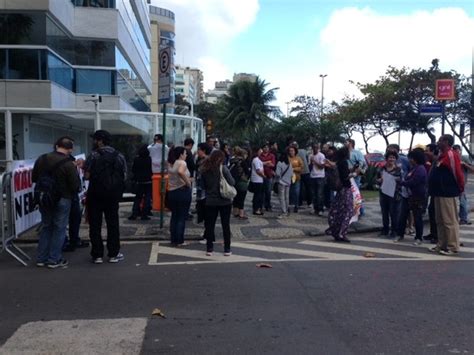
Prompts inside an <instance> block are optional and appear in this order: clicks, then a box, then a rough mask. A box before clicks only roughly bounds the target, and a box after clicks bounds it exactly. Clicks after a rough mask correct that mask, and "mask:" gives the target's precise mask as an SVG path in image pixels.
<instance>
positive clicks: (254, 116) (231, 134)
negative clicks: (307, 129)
mask: <svg viewBox="0 0 474 355" xmlns="http://www.w3.org/2000/svg"><path fill="white" fill-rule="evenodd" d="M268 85H269V84H268V83H267V82H265V80H262V79H260V78H259V77H257V79H256V80H255V81H254V82H250V81H239V82H237V83H235V84H233V85H232V86H231V87H230V88H229V91H228V93H227V94H226V95H225V96H223V98H222V99H221V101H220V102H219V104H218V112H219V115H218V116H219V119H218V120H217V122H216V128H217V129H218V130H219V131H220V132H221V133H222V134H223V135H224V136H225V137H228V138H231V139H238V138H240V137H242V136H248V135H249V134H251V133H255V132H256V130H257V129H258V127H261V125H262V124H268V123H270V122H271V121H272V120H273V119H275V118H277V117H279V116H280V115H281V111H280V109H279V108H278V107H276V106H272V105H270V103H271V102H272V101H274V100H275V91H276V90H277V88H273V89H267V87H268Z"/></svg>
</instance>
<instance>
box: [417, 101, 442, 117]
mask: <svg viewBox="0 0 474 355" xmlns="http://www.w3.org/2000/svg"><path fill="white" fill-rule="evenodd" d="M442 114H443V105H440V104H425V105H421V106H420V115H422V116H441V115H442Z"/></svg>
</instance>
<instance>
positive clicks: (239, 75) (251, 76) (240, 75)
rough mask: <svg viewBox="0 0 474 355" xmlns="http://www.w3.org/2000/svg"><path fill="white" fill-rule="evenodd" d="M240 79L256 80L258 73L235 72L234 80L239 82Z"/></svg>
mask: <svg viewBox="0 0 474 355" xmlns="http://www.w3.org/2000/svg"><path fill="white" fill-rule="evenodd" d="M239 81H250V82H253V83H254V82H256V81H257V75H255V74H247V73H237V74H234V78H233V82H234V83H237V82H239Z"/></svg>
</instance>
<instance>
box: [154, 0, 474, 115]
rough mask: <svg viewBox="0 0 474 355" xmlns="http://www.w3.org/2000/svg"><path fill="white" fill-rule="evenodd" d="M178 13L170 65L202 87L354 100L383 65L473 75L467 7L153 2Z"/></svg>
mask: <svg viewBox="0 0 474 355" xmlns="http://www.w3.org/2000/svg"><path fill="white" fill-rule="evenodd" d="M153 2H154V4H155V5H157V6H161V7H165V8H168V9H170V10H172V11H174V12H175V13H176V27H177V38H176V41H177V51H178V54H177V62H178V63H179V64H184V65H190V66H196V67H199V68H200V69H202V70H203V72H204V78H205V87H206V89H210V88H212V87H213V83H214V82H215V81H217V80H225V79H231V78H232V75H233V73H237V72H248V73H255V74H258V75H259V76H260V77H262V78H263V79H265V80H266V81H267V82H269V83H270V84H271V87H279V88H280V89H279V91H278V93H277V98H278V100H277V102H276V104H277V105H279V106H280V107H281V108H282V110H283V111H286V105H285V102H287V101H290V100H291V99H292V98H293V97H294V96H295V95H300V94H307V95H312V96H315V97H320V95H321V79H320V78H319V74H322V73H324V74H327V75H328V76H327V78H326V79H325V95H324V96H325V102H328V101H331V100H336V101H338V100H340V99H341V98H342V97H343V95H345V94H348V95H358V92H357V90H356V89H355V87H354V86H353V85H351V84H349V82H348V81H349V80H355V81H363V82H370V81H373V80H375V79H376V78H378V77H379V76H380V75H383V74H384V71H385V70H386V68H387V67H388V65H394V66H397V67H401V66H408V67H412V68H419V67H428V66H429V65H430V63H431V60H432V59H433V58H439V59H440V66H441V68H442V69H447V70H448V69H454V70H456V71H458V72H461V73H463V74H466V75H470V74H471V67H472V47H473V44H474V1H472V0H469V1H467V0H453V1H444V0H441V1H434V0H433V1H426V0H397V1H385V0H376V1H362V0H360V1H346V0H340V1H338V0H313V1H310V0H239V1H236V0H153Z"/></svg>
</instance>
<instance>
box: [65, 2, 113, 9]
mask: <svg viewBox="0 0 474 355" xmlns="http://www.w3.org/2000/svg"><path fill="white" fill-rule="evenodd" d="M71 1H72V3H73V4H74V5H76V6H83V7H102V8H114V7H115V0H71Z"/></svg>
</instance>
